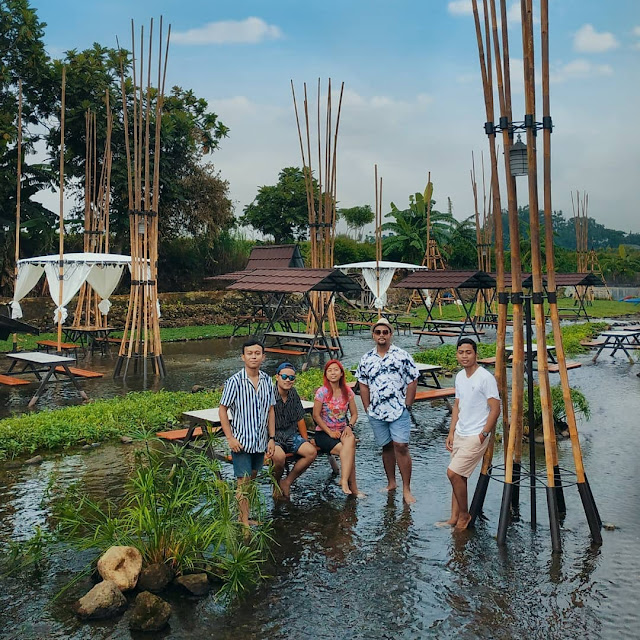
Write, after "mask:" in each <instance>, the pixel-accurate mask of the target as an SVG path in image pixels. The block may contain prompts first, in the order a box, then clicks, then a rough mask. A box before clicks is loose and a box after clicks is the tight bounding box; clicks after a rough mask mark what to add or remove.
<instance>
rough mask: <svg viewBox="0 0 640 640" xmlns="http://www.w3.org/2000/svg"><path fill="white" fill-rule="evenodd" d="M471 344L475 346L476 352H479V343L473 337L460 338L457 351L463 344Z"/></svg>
mask: <svg viewBox="0 0 640 640" xmlns="http://www.w3.org/2000/svg"><path fill="white" fill-rule="evenodd" d="M463 344H470V345H471V346H472V347H473V350H474V352H475V353H478V345H477V344H476V343H475V342H474V341H473V340H472V339H471V338H460V340H458V343H457V344H456V351H457V350H458V349H459V348H460V347H461V346H462V345H463Z"/></svg>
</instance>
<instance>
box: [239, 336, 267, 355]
mask: <svg viewBox="0 0 640 640" xmlns="http://www.w3.org/2000/svg"><path fill="white" fill-rule="evenodd" d="M256 345H257V346H258V347H260V348H261V349H262V351H263V353H264V345H263V344H262V342H261V341H260V340H258V339H257V338H249V339H248V340H245V341H244V342H243V343H242V355H244V350H245V349H248V348H249V347H254V346H256Z"/></svg>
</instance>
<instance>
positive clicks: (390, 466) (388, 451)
mask: <svg viewBox="0 0 640 640" xmlns="http://www.w3.org/2000/svg"><path fill="white" fill-rule="evenodd" d="M382 466H383V467H384V472H385V474H386V475H387V486H386V487H385V489H384V490H385V491H393V490H394V489H395V488H396V487H397V486H398V485H397V484H396V452H395V449H394V447H393V442H389V443H387V444H385V445H384V447H382Z"/></svg>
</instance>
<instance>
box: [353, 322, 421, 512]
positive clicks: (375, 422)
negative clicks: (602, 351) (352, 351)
mask: <svg viewBox="0 0 640 640" xmlns="http://www.w3.org/2000/svg"><path fill="white" fill-rule="evenodd" d="M371 332H372V336H373V340H374V341H375V343H376V346H375V348H373V349H372V350H371V351H369V352H368V353H365V355H364V356H362V359H361V360H360V364H359V365H358V369H357V371H356V378H358V382H359V383H360V397H361V399H362V405H363V406H364V410H365V411H366V413H367V415H368V416H369V424H370V425H371V428H372V429H373V435H374V437H375V439H376V442H377V443H378V445H379V446H381V447H382V464H383V466H384V471H385V473H386V475H387V487H386V490H387V491H393V490H394V489H395V488H396V486H397V485H396V464H397V465H398V469H400V475H401V477H402V495H403V498H404V501H405V502H406V503H408V504H412V503H413V502H415V501H416V499H415V498H414V497H413V495H412V493H411V455H410V453H409V432H410V430H411V419H410V416H409V411H408V408H409V407H411V405H412V404H413V400H414V398H415V396H416V387H417V385H418V377H419V371H418V368H417V367H416V365H415V362H414V361H413V358H412V357H411V356H410V355H409V354H408V353H407V352H406V351H404V349H400V348H399V347H396V346H395V345H394V344H391V339H392V337H393V327H392V326H391V324H390V323H389V321H388V320H387V319H386V318H380V319H379V320H378V321H377V322H376V323H375V324H374V325H373V327H372V328H371Z"/></svg>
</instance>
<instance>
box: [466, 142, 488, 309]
mask: <svg viewBox="0 0 640 640" xmlns="http://www.w3.org/2000/svg"><path fill="white" fill-rule="evenodd" d="M480 159H481V170H482V218H480V210H479V208H478V184H477V182H476V164H475V158H474V154H473V151H472V152H471V170H470V176H471V191H472V193H473V208H474V214H475V215H474V220H475V224H476V257H477V259H478V269H480V270H481V271H485V272H486V273H490V272H491V240H492V236H493V233H492V232H493V229H492V225H493V218H492V215H491V207H492V206H493V200H492V194H491V190H489V194H487V189H486V181H485V170H484V154H481V156H480ZM487 195H488V197H487ZM487 295H488V292H487V291H478V296H477V298H476V305H475V309H474V316H475V317H476V318H477V319H478V320H480V321H482V320H483V319H485V317H486V316H487V314H489V313H491V311H492V309H491V304H490V303H489V305H487V301H486V298H487Z"/></svg>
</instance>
